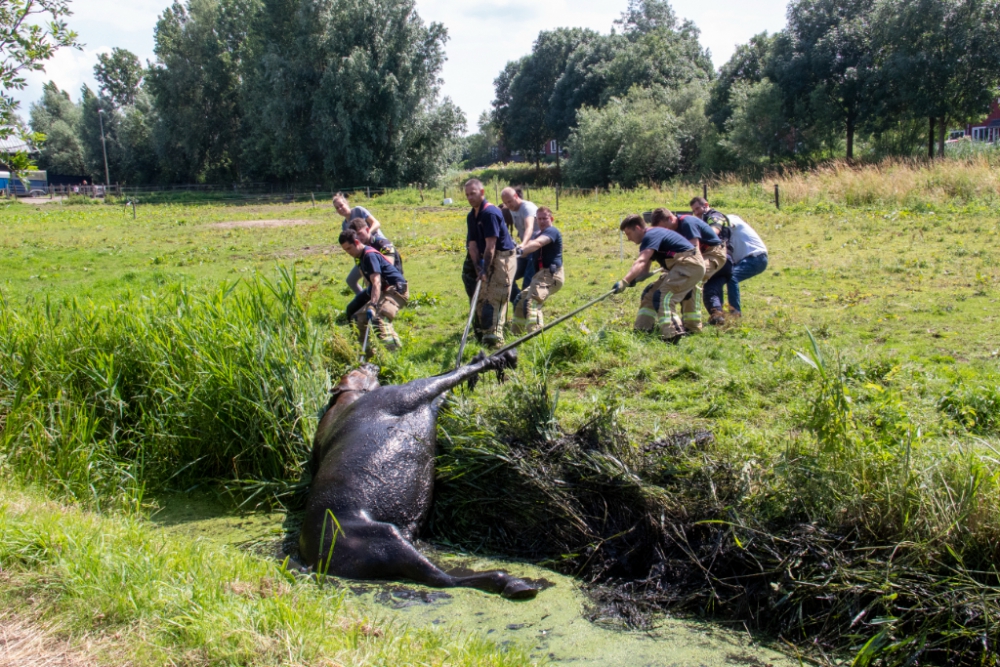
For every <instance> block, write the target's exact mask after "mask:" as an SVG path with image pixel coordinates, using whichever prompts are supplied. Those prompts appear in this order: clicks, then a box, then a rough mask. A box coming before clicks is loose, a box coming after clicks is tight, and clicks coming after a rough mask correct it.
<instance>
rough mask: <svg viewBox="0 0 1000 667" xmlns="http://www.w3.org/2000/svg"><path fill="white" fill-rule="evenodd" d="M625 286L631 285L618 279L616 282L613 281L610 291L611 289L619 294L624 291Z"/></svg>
mask: <svg viewBox="0 0 1000 667" xmlns="http://www.w3.org/2000/svg"><path fill="white" fill-rule="evenodd" d="M626 287H631V285H629V284H628V283H627V282H625V281H624V280H619V281H618V282H616V283H615V286H614V287H612V288H611V291H613V292H614V293H615V294H621V293H622V292H624V291H625V288H626Z"/></svg>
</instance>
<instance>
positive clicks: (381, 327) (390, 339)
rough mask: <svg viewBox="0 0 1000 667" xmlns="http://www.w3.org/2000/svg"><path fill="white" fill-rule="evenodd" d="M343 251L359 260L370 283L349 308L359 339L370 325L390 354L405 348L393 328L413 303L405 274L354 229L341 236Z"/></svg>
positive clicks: (348, 315)
mask: <svg viewBox="0 0 1000 667" xmlns="http://www.w3.org/2000/svg"><path fill="white" fill-rule="evenodd" d="M338 240H339V241H340V247H342V248H343V249H344V252H346V253H347V254H348V255H350V256H351V257H353V258H354V259H356V260H358V269H359V271H360V272H361V275H362V276H364V279H365V280H366V281H367V282H368V289H366V290H364V291H362V292H361V293H360V294H358V295H356V296H355V297H354V300H353V301H351V303H350V304H348V306H347V319H348V321H350V320H351V319H353V320H354V321H355V322H356V323H357V325H358V334H359V337H360V338H361V339H362V340H363V339H364V332H365V329H366V328H367V325H368V323H369V322H371V324H372V326H373V327H374V328H375V333H376V335H377V336H378V339H379V340H381V341H382V343H383V344H384V345H385V347H386V349H387V350H389V351H395V350H398V349H399V348H400V347H402V341H400V339H399V336H398V335H397V334H396V330H395V329H394V328H393V326H392V321H393V320H394V319H395V318H396V313H398V312H399V310H400V309H401V308H404V307H405V306H406V304H407V302H408V301H409V299H410V290H409V287H408V286H407V284H406V279H405V278H404V277H403V274H402V273H401V272H400V270H399V269H397V268H396V267H395V266H393V265H392V263H391V262H389V260H388V259H386V258H385V257H384V256H383V255H382V253H380V252H379V251H378V250H376V249H375V248H373V247H371V246H367V245H365V244H363V243H362V242H361V239H359V238H358V233H357V232H356V231H354V230H353V229H348V230H347V231H346V232H341V233H340V238H339V239H338Z"/></svg>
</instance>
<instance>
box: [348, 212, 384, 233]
mask: <svg viewBox="0 0 1000 667" xmlns="http://www.w3.org/2000/svg"><path fill="white" fill-rule="evenodd" d="M370 216H371V211H369V210H368V209H366V208H365V207H364V206H355V207H354V208H352V209H351V213H350V215H348V216H347V217H346V218H344V222H343V223H341V225H340V231H342V232H346V231H347V228H348V225H350V224H351V220H354V218H361V219H362V220H367V219H368V218H369V217H370ZM384 238H385V237H384V236H382V232H380V231H376V232H374V233H372V239H384Z"/></svg>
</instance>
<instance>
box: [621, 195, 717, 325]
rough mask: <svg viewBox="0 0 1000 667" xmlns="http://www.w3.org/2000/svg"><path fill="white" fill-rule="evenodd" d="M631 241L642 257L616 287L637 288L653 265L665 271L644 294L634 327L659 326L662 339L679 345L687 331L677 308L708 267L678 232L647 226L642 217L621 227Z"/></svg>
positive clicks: (625, 221) (624, 221) (628, 220)
mask: <svg viewBox="0 0 1000 667" xmlns="http://www.w3.org/2000/svg"><path fill="white" fill-rule="evenodd" d="M621 230H622V231H623V232H624V233H625V236H626V237H627V238H628V240H629V241H631V242H632V243H635V244H636V245H638V246H639V256H638V257H637V258H636V260H635V262H634V263H633V264H632V268H630V269H629V271H628V273H626V274H625V277H624V278H622V279H621V280H619V281H618V282H616V283H615V285H614V291H615V292H623V291H625V289H626V288H627V287H632V286H633V285H635V281H636V279H637V278H639V277H640V276H645V275H647V274H648V273H649V267H650V264H651V263H652V262H654V261H656V262H659V263H660V266H662V267H663V269H664V271H663V273H662V274H660V276H659V277H658V278H657V279H656V280H654V281H653V284H651V285H650V286H649V287H647V288H646V289H645V290H643V292H642V301H641V303H640V306H639V313H638V315H637V316H636V318H635V328H636V329H637V330H639V331H653V330H654V328H655V327H657V326H659V329H660V336H661V337H662V338H663V340H665V341H667V342H670V343H677V341H679V340H680V338H681V336H684V335H685V334H686V333H687V332H686V331H685V330H684V323H683V322H682V320H681V318H680V317H679V316H678V314H677V312H676V306H677V305H678V304H680V302H681V301H682V300H683V299H684V297H685V296H686V295H687V293H688V292H690V291H691V290H692V289H693V288H694V287H695V285H697V284H698V283H699V282H701V279H702V278H703V277H704V275H705V264H704V263H703V262H702V260H701V256H700V255H699V254H698V251H697V250H695V247H694V246H693V245H691V243H689V242H688V241H687V239H685V238H684V237H683V236H681V235H680V234H678V233H677V232H674V231H671V230H669V229H663V228H661V227H646V222H645V221H644V220H643V219H642V216H641V215H630V216H629V217H627V218H625V220H623V221H622V224H621Z"/></svg>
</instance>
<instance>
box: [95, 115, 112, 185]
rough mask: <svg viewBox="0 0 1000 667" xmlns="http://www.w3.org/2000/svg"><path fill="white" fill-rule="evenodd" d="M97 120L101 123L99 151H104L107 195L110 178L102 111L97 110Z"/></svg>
mask: <svg viewBox="0 0 1000 667" xmlns="http://www.w3.org/2000/svg"><path fill="white" fill-rule="evenodd" d="M97 118H98V120H100V121H101V150H102V151H104V194H105V195H107V191H108V185H110V183H111V176H110V175H109V174H108V145H107V143H106V142H105V141H104V109H98V110H97Z"/></svg>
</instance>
